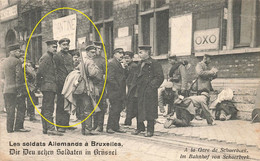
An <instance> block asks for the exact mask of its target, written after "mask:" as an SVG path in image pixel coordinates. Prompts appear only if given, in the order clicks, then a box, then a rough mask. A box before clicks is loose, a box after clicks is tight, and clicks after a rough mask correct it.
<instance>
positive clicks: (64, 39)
mask: <svg viewBox="0 0 260 161" xmlns="http://www.w3.org/2000/svg"><path fill="white" fill-rule="evenodd" d="M64 42H67V43H68V44H69V43H70V39H68V38H63V39H60V40H59V44H62V43H64Z"/></svg>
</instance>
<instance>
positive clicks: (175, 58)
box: [168, 55, 177, 60]
mask: <svg viewBox="0 0 260 161" xmlns="http://www.w3.org/2000/svg"><path fill="white" fill-rule="evenodd" d="M168 59H174V60H177V56H176V55H168Z"/></svg>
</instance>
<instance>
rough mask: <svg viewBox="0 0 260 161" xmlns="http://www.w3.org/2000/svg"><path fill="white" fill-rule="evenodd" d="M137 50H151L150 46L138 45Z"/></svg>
mask: <svg viewBox="0 0 260 161" xmlns="http://www.w3.org/2000/svg"><path fill="white" fill-rule="evenodd" d="M138 48H139V49H140V50H151V48H152V47H151V46H150V45H139V46H138Z"/></svg>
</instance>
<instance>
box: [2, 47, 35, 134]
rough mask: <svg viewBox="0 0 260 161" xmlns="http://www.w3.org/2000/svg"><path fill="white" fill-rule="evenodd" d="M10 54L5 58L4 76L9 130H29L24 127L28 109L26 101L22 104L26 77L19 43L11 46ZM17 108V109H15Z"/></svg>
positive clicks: (9, 131)
mask: <svg viewBox="0 0 260 161" xmlns="http://www.w3.org/2000/svg"><path fill="white" fill-rule="evenodd" d="M9 51H10V56H9V57H8V58H6V59H5V60H4V66H3V68H4V69H3V78H4V80H5V82H4V92H3V93H4V99H5V103H6V111H7V121H6V126H7V132H8V133H12V132H14V131H17V132H29V131H30V130H27V129H24V125H23V124H24V117H25V116H24V115H25V111H26V106H25V103H24V104H22V105H19V106H18V104H20V103H19V102H18V101H19V99H18V98H19V97H21V96H22V93H23V92H24V79H23V78H24V77H23V70H22V63H21V61H20V60H19V58H20V57H21V50H20V45H19V44H14V45H12V46H9ZM15 108H17V110H15Z"/></svg>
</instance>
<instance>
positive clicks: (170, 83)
mask: <svg viewBox="0 0 260 161" xmlns="http://www.w3.org/2000/svg"><path fill="white" fill-rule="evenodd" d="M172 86H173V84H172V82H169V81H168V82H166V83H165V84H164V87H165V88H172Z"/></svg>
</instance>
